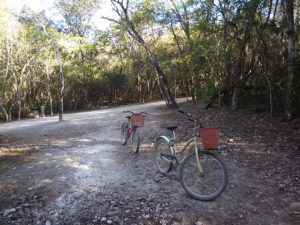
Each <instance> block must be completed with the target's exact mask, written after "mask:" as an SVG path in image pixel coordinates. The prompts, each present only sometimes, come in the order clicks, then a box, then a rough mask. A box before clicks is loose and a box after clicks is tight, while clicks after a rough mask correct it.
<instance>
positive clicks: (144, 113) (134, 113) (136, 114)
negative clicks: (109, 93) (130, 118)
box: [123, 111, 147, 115]
mask: <svg viewBox="0 0 300 225" xmlns="http://www.w3.org/2000/svg"><path fill="white" fill-rule="evenodd" d="M123 113H131V114H135V115H142V114H147V113H146V112H140V113H134V112H132V111H123Z"/></svg>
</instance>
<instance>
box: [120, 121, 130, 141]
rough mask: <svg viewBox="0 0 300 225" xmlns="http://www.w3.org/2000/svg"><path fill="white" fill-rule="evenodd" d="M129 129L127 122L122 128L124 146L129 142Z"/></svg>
mask: <svg viewBox="0 0 300 225" xmlns="http://www.w3.org/2000/svg"><path fill="white" fill-rule="evenodd" d="M128 127H129V124H128V123H127V122H124V123H123V124H122V127H121V143H122V145H126V142H127V140H128V132H127V130H128Z"/></svg>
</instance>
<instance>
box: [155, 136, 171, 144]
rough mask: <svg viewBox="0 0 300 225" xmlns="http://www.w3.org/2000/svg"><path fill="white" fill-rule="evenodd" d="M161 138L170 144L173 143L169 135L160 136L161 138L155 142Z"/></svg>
mask: <svg viewBox="0 0 300 225" xmlns="http://www.w3.org/2000/svg"><path fill="white" fill-rule="evenodd" d="M161 138H162V139H164V140H165V141H166V142H167V143H168V144H170V145H171V144H172V141H171V140H170V138H168V137H167V136H160V137H159V138H157V139H156V141H155V143H156V142H157V141H158V140H159V139H161Z"/></svg>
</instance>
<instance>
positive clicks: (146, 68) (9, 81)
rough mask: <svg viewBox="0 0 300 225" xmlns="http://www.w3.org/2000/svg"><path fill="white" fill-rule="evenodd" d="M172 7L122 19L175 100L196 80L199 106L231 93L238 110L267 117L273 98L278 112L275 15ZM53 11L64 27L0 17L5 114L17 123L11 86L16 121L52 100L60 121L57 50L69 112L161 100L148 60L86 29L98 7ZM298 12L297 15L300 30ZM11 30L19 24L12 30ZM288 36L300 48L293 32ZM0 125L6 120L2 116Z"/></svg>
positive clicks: (279, 34) (122, 37) (283, 36)
mask: <svg viewBox="0 0 300 225" xmlns="http://www.w3.org/2000/svg"><path fill="white" fill-rule="evenodd" d="M173 2H174V4H173V3H172V2H171V1H169V2H168V3H167V2H166V1H162V0H155V1H150V0H136V1H130V5H129V9H128V10H129V17H130V19H131V21H132V22H133V23H134V25H135V27H136V28H137V32H139V34H140V35H141V36H142V37H143V39H144V40H145V41H146V42H147V45H148V46H149V48H150V49H151V50H152V51H153V52H154V53H155V55H156V56H157V57H158V61H159V63H160V66H161V68H162V69H163V70H164V72H165V74H166V75H167V78H168V82H169V83H168V85H169V88H170V89H171V90H172V91H173V92H175V90H176V95H177V97H181V96H186V95H188V96H191V95H192V96H193V95H194V93H195V88H196V76H197V78H199V82H200V83H199V84H200V93H201V99H200V100H201V101H203V102H205V103H207V102H208V101H210V99H211V97H212V96H214V95H216V94H217V93H218V91H219V90H221V91H223V92H224V93H225V94H226V96H229V97H228V98H230V97H231V95H232V92H233V87H234V86H237V84H238V86H239V87H240V88H241V89H243V91H242V92H241V99H240V100H241V101H240V102H242V103H243V104H244V106H252V105H259V104H260V105H267V106H268V107H267V108H269V101H270V89H271V93H272V98H273V104H274V110H275V111H279V112H280V111H282V110H283V106H284V103H285V92H286V80H287V58H288V51H287V41H286V40H287V33H286V31H287V29H286V27H287V21H286V17H285V11H284V9H283V8H282V5H280V4H279V5H278V8H277V12H276V14H275V15H274V4H275V2H274V1H272V3H273V8H272V7H271V9H272V11H271V13H270V14H269V9H270V7H269V3H270V2H268V1H259V2H258V5H257V7H255V6H256V5H255V4H254V3H257V1H194V0H184V1H173ZM213 3H214V4H213ZM55 6H56V7H57V8H58V10H59V11H60V13H61V15H62V16H63V18H64V21H62V22H61V21H60V22H59V23H58V22H55V21H51V19H49V18H47V16H46V15H45V12H41V13H36V12H34V11H32V10H30V9H29V8H24V9H23V10H22V11H21V13H20V14H19V15H17V16H16V17H15V16H14V15H15V14H14V13H13V12H10V11H9V10H7V9H6V8H4V7H3V6H2V7H0V47H1V50H0V80H1V82H0V97H1V100H2V101H1V104H2V106H3V107H4V108H5V110H6V111H7V112H9V110H10V109H12V114H13V115H16V114H17V84H18V85H19V86H18V88H19V89H20V98H21V102H22V109H23V111H22V113H23V114H22V115H24V116H26V114H29V113H30V111H31V110H32V108H34V107H36V106H38V105H46V106H47V109H49V107H50V97H52V99H53V109H54V112H55V113H56V112H57V110H58V104H59V101H58V97H57V96H58V90H59V87H60V83H59V67H58V65H57V61H56V55H55V50H56V48H57V47H59V50H60V52H61V58H60V60H61V63H62V65H63V72H64V75H65V98H64V101H65V110H66V111H68V110H82V109H88V108H98V107H99V106H101V105H107V104H110V105H112V104H120V103H122V104H125V103H129V102H137V101H151V100H155V99H158V98H161V93H160V90H159V82H158V79H157V76H156V73H155V69H154V67H153V65H152V64H151V63H150V60H149V56H148V54H147V53H146V52H145V50H144V49H143V48H142V47H141V46H140V45H138V44H137V43H136V42H135V41H134V40H133V39H132V38H131V36H130V35H128V33H127V30H126V29H125V28H124V26H122V23H120V24H112V25H111V26H110V28H109V29H108V30H106V31H99V30H95V29H94V28H93V27H91V23H90V21H91V18H92V16H93V15H94V14H95V13H96V14H97V13H98V12H97V9H98V8H99V7H100V6H101V4H100V1H99V0H88V1H83V0H67V1H62V0H57V1H56V4H55ZM225 9H226V10H225ZM222 10H223V11H222ZM299 12H300V9H299V5H296V6H295V15H298V17H297V18H298V20H299ZM251 15H254V16H253V23H252V24H250V18H251ZM269 15H270V16H269ZM298 20H297V21H298ZM11 21H15V22H14V23H15V24H16V25H15V27H14V28H13V29H12V28H11V27H9V22H11ZM119 22H121V21H119ZM245 30H247V31H248V32H246V33H245ZM295 30H296V32H295V36H296V40H297V42H296V46H297V48H299V45H300V43H299V30H300V27H299V23H296V24H295ZM45 33H47V34H48V35H46V34H45ZM296 52H297V54H298V55H296V62H295V65H296V66H295V67H294V70H295V74H294V86H293V92H292V97H293V99H292V106H293V109H294V111H298V112H299V111H300V109H299V105H300V97H299V96H300V88H299V87H300V79H299V77H300V74H299V73H300V72H299V70H300V69H299V66H298V65H300V60H299V59H300V56H299V51H296ZM267 79H269V82H268V80H267ZM270 86H271V87H270ZM245 89H247V90H245ZM228 102H230V99H228ZM0 116H1V117H2V118H5V115H4V111H3V110H2V111H0Z"/></svg>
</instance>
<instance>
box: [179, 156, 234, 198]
mask: <svg viewBox="0 0 300 225" xmlns="http://www.w3.org/2000/svg"><path fill="white" fill-rule="evenodd" d="M199 161H200V164H201V167H202V169H203V173H202V172H200V170H199V166H198V164H197V157H196V153H195V152H194V153H192V154H191V155H189V156H188V157H187V158H186V159H185V160H184V161H183V162H182V166H181V168H180V171H179V176H180V181H181V184H182V186H183V188H184V190H185V191H186V192H187V193H188V195H189V196H191V197H192V198H195V199H197V200H202V201H210V200H214V199H215V198H217V197H218V196H220V195H221V194H222V193H223V191H224V190H225V188H226V185H227V183H228V172H227V169H226V166H225V163H224V162H223V160H222V159H221V158H220V157H218V156H217V155H215V154H214V153H212V152H208V151H200V152H199Z"/></svg>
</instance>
